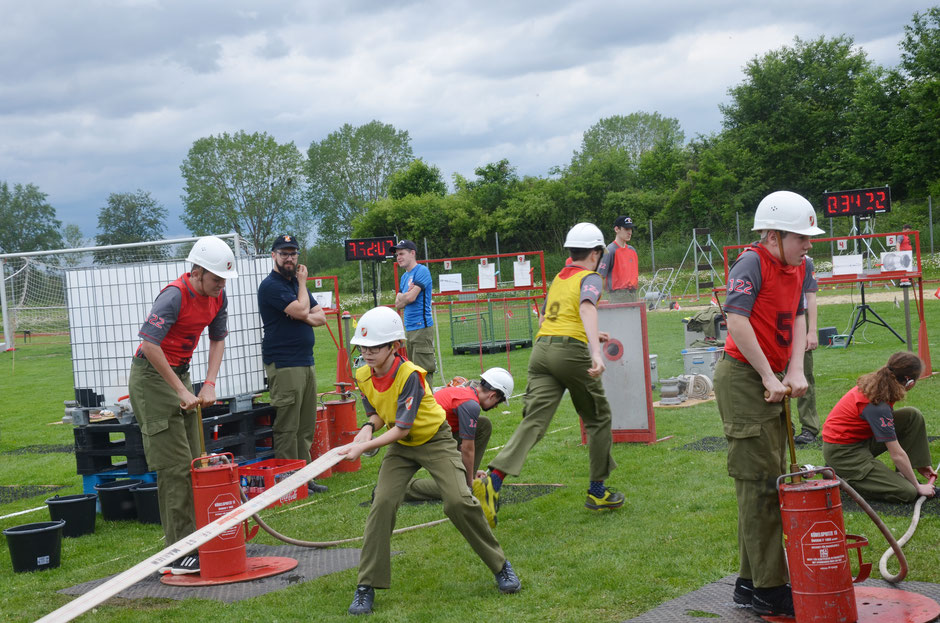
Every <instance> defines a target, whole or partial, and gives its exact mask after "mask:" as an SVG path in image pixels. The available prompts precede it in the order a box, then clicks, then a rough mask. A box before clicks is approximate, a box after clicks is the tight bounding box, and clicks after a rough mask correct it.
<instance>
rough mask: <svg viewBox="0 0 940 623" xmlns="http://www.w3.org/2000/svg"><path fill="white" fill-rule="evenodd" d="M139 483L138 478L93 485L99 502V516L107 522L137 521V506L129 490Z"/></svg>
mask: <svg viewBox="0 0 940 623" xmlns="http://www.w3.org/2000/svg"><path fill="white" fill-rule="evenodd" d="M141 482H143V481H142V480H140V479H139V478H121V479H118V480H112V481H111V482H105V483H102V484H100V485H95V491H97V492H98V501H99V502H101V516H102V517H104V518H105V519H107V520H109V521H115V520H123V519H137V504H136V503H135V502H134V493H133V491H131V489H132V488H133V487H134V486H135V485H139V484H140V483H141Z"/></svg>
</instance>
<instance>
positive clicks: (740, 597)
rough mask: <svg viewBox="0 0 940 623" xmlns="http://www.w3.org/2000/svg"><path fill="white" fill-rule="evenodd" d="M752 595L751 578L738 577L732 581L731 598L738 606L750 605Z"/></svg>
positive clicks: (752, 585)
mask: <svg viewBox="0 0 940 623" xmlns="http://www.w3.org/2000/svg"><path fill="white" fill-rule="evenodd" d="M753 597H754V582H753V580H745V579H744V578H738V579H737V580H735V581H734V594H733V595H732V599H734V603H736V604H738V605H740V606H750V605H751V599H752V598H753Z"/></svg>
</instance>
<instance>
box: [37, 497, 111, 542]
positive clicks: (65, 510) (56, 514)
mask: <svg viewBox="0 0 940 623" xmlns="http://www.w3.org/2000/svg"><path fill="white" fill-rule="evenodd" d="M97 505H98V496H97V495H95V494H94V493H81V494H79V495H63V496H58V495H57V496H54V497H51V498H49V499H48V500H46V506H48V507H49V516H50V517H51V518H52V521H56V520H59V519H64V520H65V527H64V528H62V536H64V537H77V536H82V535H83V534H94V533H95V517H96V516H97V514H98V511H97V510H96V508H97Z"/></svg>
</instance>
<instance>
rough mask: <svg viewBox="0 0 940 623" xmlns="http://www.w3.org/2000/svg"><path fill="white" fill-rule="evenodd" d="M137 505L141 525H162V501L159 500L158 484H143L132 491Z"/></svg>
mask: <svg viewBox="0 0 940 623" xmlns="http://www.w3.org/2000/svg"><path fill="white" fill-rule="evenodd" d="M131 491H132V492H133V494H134V503H135V504H137V519H138V520H139V521H140V522H141V523H156V524H158V523H160V500H159V498H157V483H155V482H142V483H140V484H139V485H134V488H133V489H131Z"/></svg>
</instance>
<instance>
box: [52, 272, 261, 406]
mask: <svg viewBox="0 0 940 623" xmlns="http://www.w3.org/2000/svg"><path fill="white" fill-rule="evenodd" d="M189 268H190V264H189V262H185V261H183V260H175V261H167V262H151V263H146V264H128V265H118V266H109V267H89V268H78V269H74V270H69V271H66V276H65V287H66V301H67V303H66V304H67V307H68V315H69V338H70V340H71V345H72V374H73V378H74V383H75V397H76V400H78V401H79V403H81V404H82V405H83V406H87V407H91V406H99V405H111V404H115V403H117V401H118V399H119V398H121V397H122V396H125V395H127V377H128V374H129V373H130V366H131V357H133V356H134V352H135V351H136V350H137V346H138V345H139V344H140V337H139V336H138V333H137V332H138V331H139V330H140V327H141V325H142V324H143V322H144V320H145V319H146V318H147V314H148V313H149V312H150V308H151V306H152V305H153V300H154V299H155V298H156V297H157V294H159V292H160V290H162V289H163V288H164V287H166V285H167V284H169V283H171V282H172V281H174V280H176V279H177V278H178V277H179V276H180V275H182V274H183V273H185V272H187V271H188V270H189ZM235 268H236V270H237V271H238V277H237V278H235V279H229V280H228V281H227V282H226V284H225V293H226V295H227V296H228V336H227V337H226V338H225V355H224V356H223V357H222V367H221V369H220V370H219V377H218V379H217V381H216V393H217V395H218V396H219V398H230V397H233V396H238V395H242V394H249V393H257V392H261V391H263V390H264V386H265V384H264V367H263V365H262V363H261V316H260V315H259V314H258V286H259V285H260V284H261V281H262V280H263V279H264V278H265V277H266V276H267V275H268V274H269V273H270V272H271V258H270V257H268V256H264V257H246V256H243V257H238V258H236V259H235ZM208 357H209V338H208V332H207V331H205V330H204V331H203V334H202V337H201V338H200V340H199V345H198V346H197V348H196V351H195V352H194V353H193V358H192V363H191V366H192V367H191V369H190V376H191V378H192V380H193V382H194V383H199V382H201V381H202V380H203V379H204V378H205V375H206V368H207V365H208Z"/></svg>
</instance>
